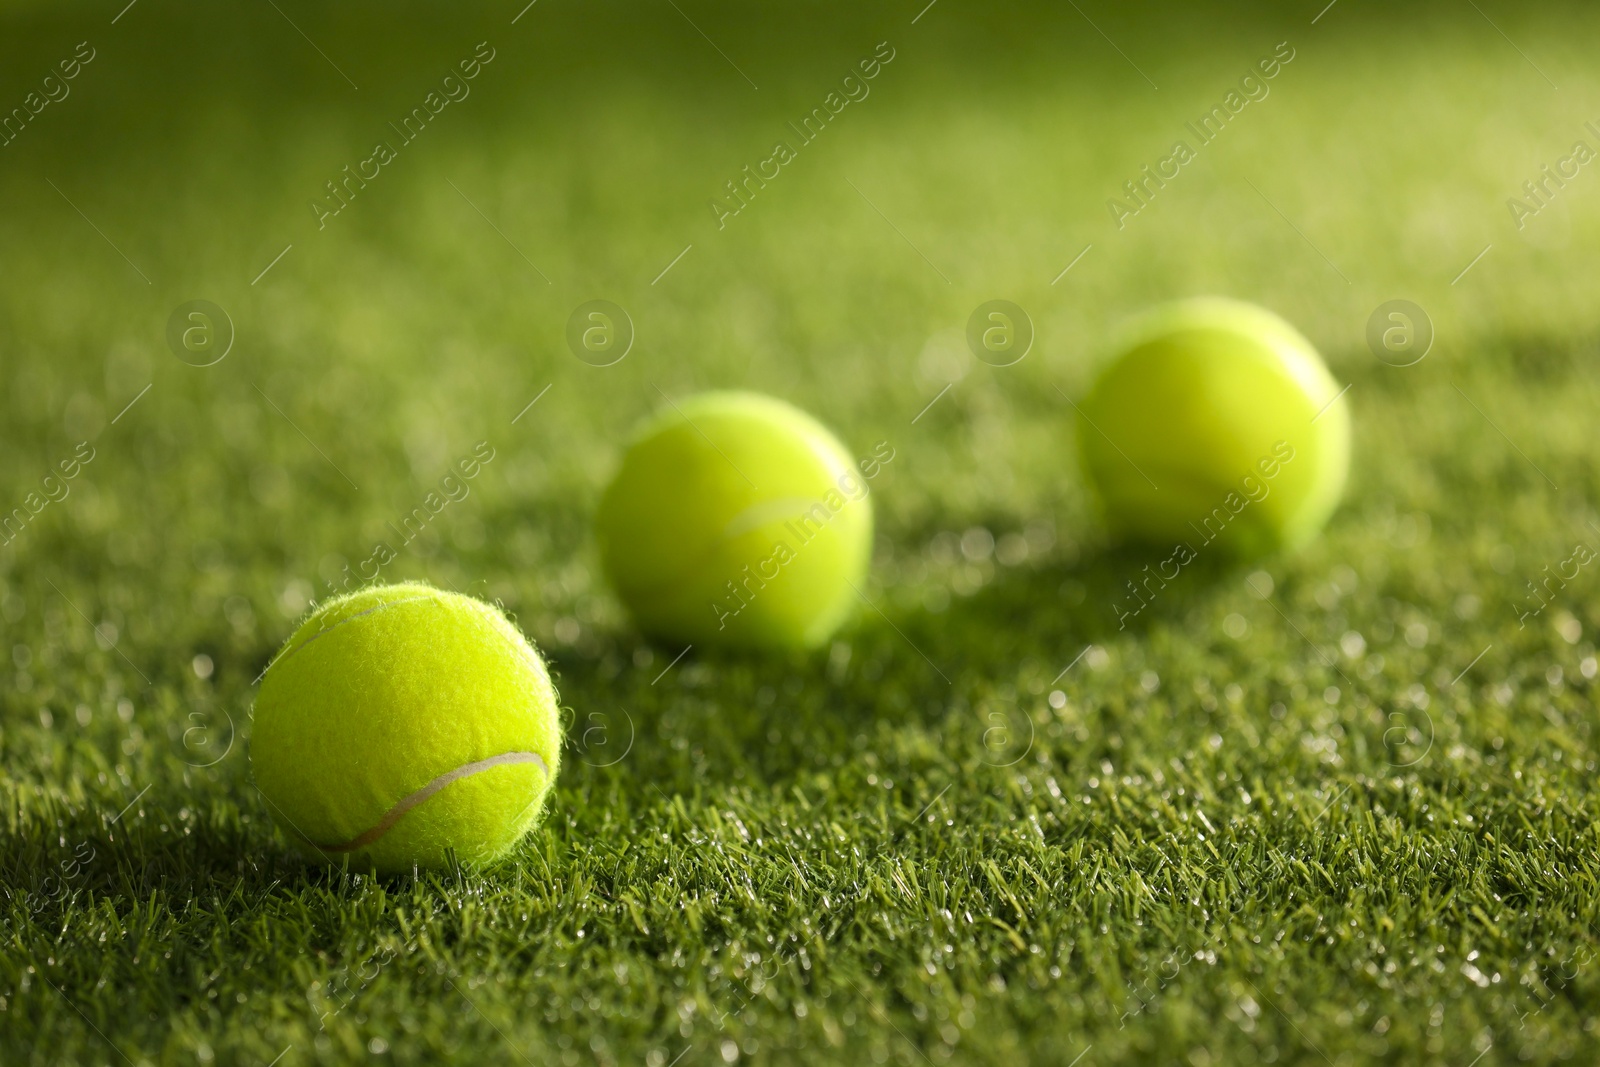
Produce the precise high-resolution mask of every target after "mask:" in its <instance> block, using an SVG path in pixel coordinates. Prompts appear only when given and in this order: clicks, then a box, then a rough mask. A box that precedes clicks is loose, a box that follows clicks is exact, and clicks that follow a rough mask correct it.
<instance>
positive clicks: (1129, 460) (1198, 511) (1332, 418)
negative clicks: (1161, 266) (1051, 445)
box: [1078, 298, 1350, 556]
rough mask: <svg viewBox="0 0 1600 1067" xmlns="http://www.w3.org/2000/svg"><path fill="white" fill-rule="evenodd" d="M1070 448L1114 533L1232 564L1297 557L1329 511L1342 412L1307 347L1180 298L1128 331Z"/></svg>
mask: <svg viewBox="0 0 1600 1067" xmlns="http://www.w3.org/2000/svg"><path fill="white" fill-rule="evenodd" d="M1080 410H1081V414H1082V417H1081V418H1080V419H1079V422H1078V441H1079V447H1080V451H1081V453H1082V456H1083V462H1084V467H1085V469H1086V470H1087V472H1088V475H1089V479H1090V481H1092V482H1093V484H1094V486H1095V487H1096V489H1097V490H1098V492H1099V497H1100V500H1101V503H1102V504H1103V506H1104V509H1105V513H1106V517H1107V520H1108V522H1109V524H1110V525H1111V527H1112V528H1113V529H1114V530H1115V531H1116V532H1119V533H1121V534H1124V535H1127V536H1129V537H1132V538H1134V539H1136V540H1142V541H1147V542H1151V543H1153V544H1157V545H1159V546H1161V547H1171V546H1173V545H1174V544H1177V543H1184V544H1187V545H1189V546H1190V547H1191V548H1193V549H1195V550H1196V551H1198V550H1200V549H1201V548H1202V547H1203V546H1205V545H1209V544H1211V543H1212V542H1216V544H1217V545H1218V546H1219V547H1220V548H1222V549H1223V550H1225V551H1228V552H1230V553H1232V554H1235V555H1243V556H1253V555H1260V554H1264V553H1267V552H1271V551H1275V550H1278V549H1293V548H1295V547H1298V546H1299V545H1301V544H1303V543H1304V542H1305V541H1307V540H1309V539H1310V538H1311V537H1312V536H1314V535H1315V534H1316V532H1317V531H1318V530H1319V529H1321V528H1322V525H1323V523H1324V522H1326V521H1327V518H1328V516H1329V514H1331V513H1332V511H1333V509H1334V508H1335V507H1336V506H1337V505H1338V502H1339V496H1340V494H1341V493H1342V492H1343V490H1344V482H1345V474H1346V472H1347V470H1348V468H1349V462H1350V412H1349V410H1348V405H1347V404H1346V401H1345V400H1344V399H1343V398H1342V397H1341V395H1340V388H1339V386H1338V384H1337V383H1336V382H1335V381H1334V380H1333V378H1332V377H1331V376H1330V375H1329V374H1328V369H1327V367H1326V366H1325V365H1324V364H1323V362H1322V359H1321V357H1320V356H1318V355H1317V352H1316V349H1314V348H1313V347H1312V346H1311V342H1309V341H1307V340H1306V339H1305V338H1304V337H1302V336H1301V335H1300V334H1299V333H1298V332H1297V331H1296V330H1295V329H1294V327H1292V326H1290V325H1289V324H1288V323H1286V322H1284V321H1283V320H1282V319H1281V318H1279V317H1278V316H1276V315H1274V314H1273V313H1272V312H1270V311H1267V310H1265V309H1263V308H1259V307H1256V306H1254V305H1251V304H1245V303H1241V302H1239V301H1235V300H1222V299H1216V298H1207V299H1198V300H1186V301H1181V302H1178V303H1175V304H1171V305H1168V306H1166V307H1163V308H1160V309H1158V310H1157V311H1155V312H1154V313H1153V314H1151V315H1150V316H1148V317H1147V318H1146V319H1145V320H1144V321H1143V322H1142V323H1141V324H1140V325H1139V327H1138V328H1137V329H1136V330H1135V331H1134V334H1133V340H1132V341H1131V343H1129V344H1128V345H1127V346H1126V348H1125V349H1124V351H1123V352H1122V354H1121V355H1120V356H1118V357H1117V359H1116V360H1115V361H1113V362H1112V363H1111V364H1110V365H1109V366H1108V367H1106V368H1105V370H1104V371H1103V372H1102V373H1101V374H1100V376H1099V378H1098V380H1097V381H1096V382H1095V384H1094V387H1093V389H1092V390H1091V391H1090V393H1089V396H1088V398H1087V399H1085V400H1084V402H1083V404H1082V407H1081V409H1080Z"/></svg>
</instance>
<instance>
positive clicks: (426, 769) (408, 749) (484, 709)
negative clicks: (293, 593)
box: [250, 583, 561, 872]
mask: <svg viewBox="0 0 1600 1067" xmlns="http://www.w3.org/2000/svg"><path fill="white" fill-rule="evenodd" d="M560 762H561V723H560V715H559V712H558V710H557V705H556V694H555V690H554V689H553V688H552V687H551V684H550V676H549V674H548V673H547V672H546V670H545V665H544V662H543V661H542V660H541V659H540V658H539V654H538V653H537V652H536V651H534V649H533V648H532V646H530V645H529V644H528V642H527V641H526V640H525V639H524V638H523V636H522V634H521V633H519V632H518V631H517V628H516V627H515V626H513V625H512V624H511V623H510V622H509V621H507V620H506V618H505V616H503V615H502V614H500V612H498V611H496V610H495V609H494V608H491V607H490V606H489V605H487V604H484V603H482V602H481V601H478V600H474V599H472V598H471V597H465V596H461V595H459V594H456V593H446V592H441V591H440V590H438V589H434V588H433V587H432V586H427V585H420V584H415V583H406V584H403V585H387V586H379V587H376V588H369V589H363V590H361V591H360V592H357V593H352V594H350V595H349V596H342V597H339V598H338V599H336V600H330V601H329V602H328V603H326V604H324V605H322V606H321V607H320V608H318V609H317V611H316V612H315V613H313V614H312V616H311V617H310V618H309V619H307V620H306V621H305V622H304V623H303V624H302V625H301V626H300V628H299V629H298V630H296V631H295V632H294V635H293V636H292V637H290V638H289V640H288V641H287V642H286V643H285V644H284V646H283V649H282V650H281V651H280V652H279V653H278V655H277V657H276V658H275V659H274V660H273V661H272V663H271V664H270V665H269V666H268V667H267V671H266V677H265V679H264V680H263V681H262V683H261V692H260V694H259V695H258V696H257V698H256V705H255V712H254V727H253V731H252V736H251V742H250V763H251V768H252V770H253V771H254V773H255V780H256V785H257V787H258V788H260V790H261V793H262V795H263V796H264V797H265V798H266V800H267V809H268V810H269V811H270V812H271V813H272V818H273V819H274V820H275V821H276V822H277V824H278V825H279V826H280V827H282V828H283V830H284V832H285V833H286V834H287V835H288V836H289V837H290V838H291V839H293V840H294V841H295V842H296V844H298V845H299V846H300V847H301V849H302V850H303V851H305V852H306V853H307V854H308V855H310V856H313V857H316V858H320V859H324V860H328V861H332V862H339V861H342V860H344V859H346V858H348V860H349V861H350V862H351V863H352V864H354V865H361V866H368V867H373V868H376V869H377V870H379V871H382V872H395V871H403V870H409V869H411V867H412V866H413V865H416V866H419V867H438V866H440V865H442V864H443V863H445V862H446V855H445V851H446V849H453V850H454V852H455V854H456V856H457V857H458V858H459V859H461V860H463V861H468V862H475V861H487V860H493V859H496V858H497V857H499V856H501V855H503V854H505V853H506V852H507V851H508V850H510V848H511V846H512V845H514V844H515V843H516V842H517V840H518V839H519V838H520V837H522V835H523V834H524V833H526V832H527V831H528V830H529V829H531V828H532V827H533V825H534V824H535V823H537V822H538V821H539V816H540V813H541V808H542V807H543V805H544V801H545V797H546V796H547V795H548V793H549V791H550V785H551V783H552V782H554V781H555V776H556V771H557V770H558V769H559V767H560Z"/></svg>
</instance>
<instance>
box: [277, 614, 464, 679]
mask: <svg viewBox="0 0 1600 1067" xmlns="http://www.w3.org/2000/svg"><path fill="white" fill-rule="evenodd" d="M432 599H434V598H433V597H431V596H408V597H406V598H405V599H404V600H386V601H384V602H383V603H382V604H378V605H376V606H374V607H370V608H368V609H367V610H366V611H358V612H356V613H355V614H354V615H347V616H345V617H344V618H342V619H340V620H339V621H338V622H336V623H334V624H333V625H332V626H330V627H328V628H327V629H325V630H318V631H317V632H316V633H314V634H312V635H311V636H310V637H308V638H306V639H305V640H304V641H302V642H300V643H299V644H298V645H295V646H294V647H293V648H291V649H290V650H289V651H287V652H285V653H284V654H283V655H282V656H279V657H278V658H277V659H275V660H273V661H272V662H271V663H269V664H267V670H268V671H270V670H271V669H272V668H274V667H276V666H277V665H278V664H280V663H282V662H283V661H284V660H286V659H288V658H289V657H290V656H292V655H294V654H295V653H296V652H299V651H300V650H301V649H302V648H305V647H306V646H307V645H309V644H310V643H311V642H313V641H315V640H316V639H317V638H319V637H321V636H323V635H324V634H331V633H333V631H335V630H337V629H338V628H339V627H341V626H343V625H344V624H345V623H347V622H354V621H355V620H357V619H359V618H361V617H362V616H365V615H371V614H372V613H373V612H375V611H382V610H383V609H384V608H396V607H399V606H400V605H401V604H415V603H416V602H417V601H419V600H432ZM261 673H262V674H263V675H265V674H266V671H262V672H261Z"/></svg>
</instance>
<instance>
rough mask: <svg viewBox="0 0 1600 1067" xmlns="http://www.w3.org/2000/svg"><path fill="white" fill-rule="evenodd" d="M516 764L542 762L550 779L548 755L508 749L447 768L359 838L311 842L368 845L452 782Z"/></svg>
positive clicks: (335, 848)
mask: <svg viewBox="0 0 1600 1067" xmlns="http://www.w3.org/2000/svg"><path fill="white" fill-rule="evenodd" d="M514 763H536V764H538V765H539V770H540V771H541V772H542V773H543V774H544V776H545V777H546V778H548V777H550V768H549V766H548V765H547V764H546V763H545V761H544V757H543V756H541V755H539V754H538V753H537V752H505V753H502V754H500V755H498V756H490V757H489V758H488V759H484V760H478V761H477V762H475V763H463V764H462V765H461V766H459V767H457V768H456V769H455V770H453V771H446V772H445V773H443V774H441V775H439V777H437V778H435V779H434V780H433V781H431V782H429V783H428V784H427V785H425V786H423V787H422V788H421V789H418V790H417V791H416V792H414V793H411V794H409V795H408V796H405V797H402V798H401V799H400V800H399V801H397V802H396V803H395V805H394V807H392V808H390V809H389V810H388V811H386V812H384V815H383V818H381V819H379V820H378V822H377V824H376V825H374V826H373V827H372V828H371V829H370V830H366V831H364V832H363V833H361V834H358V835H357V836H356V837H353V838H351V839H350V840H349V841H346V842H345V843H344V844H342V845H319V844H317V843H316V842H315V841H312V842H311V844H312V845H315V846H316V847H317V848H318V849H320V850H321V851H323V852H354V851H355V850H356V849H358V848H365V847H366V846H368V845H370V844H372V843H373V842H375V841H377V840H378V839H379V838H380V837H382V836H383V835H384V834H386V833H388V832H389V831H390V830H392V829H393V828H394V825H395V823H397V822H399V821H400V819H401V817H402V816H403V815H405V813H406V812H408V811H410V810H411V809H412V808H414V807H416V806H417V805H418V804H421V803H422V802H423V801H424V800H427V799H428V798H429V797H431V796H433V795H434V794H435V793H437V792H439V791H440V790H441V789H443V788H444V787H445V786H447V785H450V784H451V783H452V782H458V781H460V780H461V779H463V778H466V777H469V776H471V775H474V774H477V773H478V772H479V771H487V770H490V769H492V768H494V767H504V766H506V765H508V764H514Z"/></svg>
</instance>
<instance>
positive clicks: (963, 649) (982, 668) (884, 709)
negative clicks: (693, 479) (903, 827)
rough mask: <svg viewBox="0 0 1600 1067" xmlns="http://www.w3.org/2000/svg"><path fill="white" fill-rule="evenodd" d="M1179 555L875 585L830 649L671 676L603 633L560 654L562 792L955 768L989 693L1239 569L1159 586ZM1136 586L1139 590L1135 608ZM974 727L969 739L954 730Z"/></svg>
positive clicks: (721, 660)
mask: <svg viewBox="0 0 1600 1067" xmlns="http://www.w3.org/2000/svg"><path fill="white" fill-rule="evenodd" d="M1169 556H1170V550H1168V551H1166V552H1162V551H1157V550H1152V549H1150V548H1147V547H1142V546H1125V547H1117V548H1113V549H1109V550H1106V551H1102V552H1098V553H1095V554H1093V555H1087V556H1085V557H1083V558H1082V559H1080V560H1079V561H1077V562H1074V563H1072V564H1063V563H1047V564H1043V565H1039V566H1024V567H1016V568H1000V569H998V570H997V571H996V572H995V574H994V577H993V580H992V581H990V582H989V583H988V584H987V585H986V586H984V587H983V588H981V589H979V590H978V591H977V592H975V593H973V594H972V595H970V596H958V597H955V598H953V599H952V600H951V601H950V602H949V606H948V607H947V608H945V610H943V611H941V612H938V613H933V612H929V611H927V610H926V609H923V608H920V607H912V608H905V607H902V606H896V602H899V603H901V604H903V603H904V602H905V601H906V600H908V599H910V598H909V597H905V596H898V595H896V593H895V591H894V590H892V589H891V590H889V591H887V592H883V591H879V592H876V593H873V594H871V595H872V604H871V605H868V604H863V605H862V607H861V610H860V612H859V613H858V615H857V617H856V619H855V620H854V621H853V622H852V623H851V624H850V625H849V626H848V627H847V628H846V629H845V630H844V631H843V632H842V633H841V634H839V635H838V636H837V637H836V638H835V639H834V640H833V641H832V642H830V643H829V644H827V645H825V646H823V647H821V648H819V649H815V650H808V651H765V652H733V651H724V650H702V649H700V648H695V649H693V650H692V651H690V652H689V653H688V654H687V655H685V656H684V657H683V658H682V659H681V660H679V661H678V662H677V663H676V664H675V665H673V666H672V667H671V668H670V669H664V668H667V665H668V662H669V660H670V659H671V657H672V656H673V655H676V652H673V651H670V650H668V651H661V652H659V654H658V655H656V656H654V658H653V659H652V662H651V663H650V667H649V669H648V670H637V669H633V668H632V667H631V666H630V667H629V668H627V669H625V670H623V671H620V672H619V671H617V670H616V669H615V667H614V666H613V667H612V668H610V669H607V667H606V665H605V663H606V659H607V657H611V658H612V659H613V661H616V660H625V659H626V658H627V657H626V655H625V652H626V649H627V646H628V645H629V644H630V643H633V642H637V641H638V638H636V637H634V636H632V635H628V634H625V633H614V634H611V635H607V637H606V644H607V645H608V646H609V647H608V648H607V649H606V650H605V651H602V652H600V653H598V654H597V655H586V656H582V657H558V666H559V671H560V675H561V677H560V686H561V693H562V699H563V703H564V704H565V705H566V706H568V707H569V708H572V709H574V710H573V711H572V712H571V722H570V725H569V730H568V744H569V747H568V749H567V752H566V754H565V758H566V759H567V764H566V766H565V767H564V769H563V772H562V774H563V782H562V788H563V789H566V790H572V789H577V790H579V791H582V792H587V791H590V790H603V791H608V792H615V793H617V794H621V795H632V796H633V797H635V798H636V799H637V800H638V801H639V802H640V803H644V804H652V803H660V802H662V801H663V800H670V798H671V797H672V796H673V795H675V794H678V793H688V794H694V793H696V792H698V791H700V790H704V789H708V788H710V789H720V788H727V787H732V788H740V787H746V788H751V789H756V788H772V787H779V788H782V787H786V786H795V787H801V786H803V783H804V781H805V780H806V779H807V778H808V777H809V776H814V775H822V776H831V775H833V774H836V773H838V772H840V771H841V769H843V768H845V767H846V766H847V765H856V766H854V767H853V769H852V770H851V772H850V773H856V772H857V771H861V766H871V765H875V761H877V762H883V761H889V762H895V763H898V764H901V765H909V766H927V765H931V764H934V763H940V762H945V763H948V762H951V761H954V762H956V763H959V762H961V761H962V760H964V759H967V758H969V756H970V750H971V749H972V748H973V746H974V745H977V744H978V743H979V739H980V738H981V737H982V736H983V735H984V732H985V730H987V729H988V727H987V726H985V725H984V722H985V721H986V720H983V719H982V717H981V715H980V714H979V713H980V712H981V710H982V709H981V708H980V705H982V704H984V702H985V701H989V700H992V699H994V697H995V694H997V693H999V694H1005V693H1007V692H1009V693H1011V694H1013V696H1014V695H1015V694H1016V692H1017V690H1018V689H1019V687H1025V686H1027V685H1028V684H1029V680H1030V679H1032V678H1033V676H1038V677H1039V679H1040V680H1041V681H1042V682H1046V683H1048V682H1050V681H1051V680H1052V679H1053V678H1055V677H1056V675H1057V673H1058V672H1059V671H1060V670H1061V669H1062V668H1063V667H1066V666H1067V665H1068V664H1069V663H1071V662H1072V661H1073V659H1074V657H1076V656H1078V655H1079V654H1080V653H1081V652H1083V651H1084V650H1085V649H1086V647H1087V646H1089V645H1096V644H1106V643H1109V642H1112V641H1115V640H1117V639H1118V638H1119V636H1122V635H1131V636H1133V637H1135V638H1137V637H1138V636H1139V635H1141V634H1143V633H1145V632H1146V631H1147V630H1148V629H1149V628H1150V627H1152V626H1154V625H1158V624H1161V623H1171V622H1173V621H1174V620H1182V619H1184V618H1185V617H1186V616H1188V615H1190V614H1192V612H1193V611H1194V609H1195V608H1196V606H1197V605H1199V604H1201V603H1203V602H1205V601H1206V600H1207V599H1208V598H1209V597H1210V596H1211V592H1212V590H1213V589H1214V588H1215V587H1216V586H1217V585H1218V584H1219V583H1220V582H1224V581H1227V580H1229V579H1230V577H1231V576H1233V575H1235V574H1237V572H1238V571H1239V569H1240V564H1238V563H1237V562H1235V561H1231V560H1229V559H1228V558H1226V557H1224V556H1223V555H1221V554H1220V553H1210V554H1207V553H1203V552H1202V553H1200V554H1198V555H1197V557H1196V558H1195V559H1193V560H1192V561H1191V562H1190V563H1189V564H1187V565H1186V566H1184V567H1183V568H1181V570H1180V571H1179V573H1178V574H1177V575H1176V576H1175V577H1174V578H1172V579H1171V580H1168V581H1165V583H1164V585H1163V583H1162V581H1161V580H1159V579H1151V578H1150V577H1149V576H1150V575H1152V574H1155V572H1156V568H1157V567H1158V565H1159V564H1160V563H1161V561H1163V560H1165V559H1167V558H1168V557H1169ZM1171 572H1172V568H1171V567H1168V568H1167V573H1169V574H1170V573H1171ZM1130 582H1132V583H1134V584H1136V585H1138V584H1140V583H1145V584H1144V585H1141V588H1142V589H1144V590H1146V591H1145V592H1144V596H1145V598H1146V599H1145V601H1144V604H1143V607H1140V601H1139V600H1138V599H1136V598H1135V596H1134V593H1133V592H1131V591H1130V588H1129V583H1130ZM1119 612H1120V614H1119ZM680 651H681V650H680ZM969 723H976V724H977V725H976V726H974V727H973V730H974V731H975V732H974V734H973V736H972V737H966V736H964V735H963V736H960V737H955V736H952V730H953V729H954V730H957V731H961V730H964V729H965V725H966V724H969ZM956 724H961V725H956ZM891 750H892V751H891ZM861 773H866V772H865V771H861ZM615 802H616V801H615V800H613V803H615Z"/></svg>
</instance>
